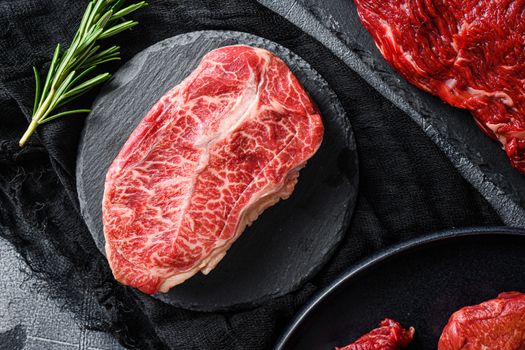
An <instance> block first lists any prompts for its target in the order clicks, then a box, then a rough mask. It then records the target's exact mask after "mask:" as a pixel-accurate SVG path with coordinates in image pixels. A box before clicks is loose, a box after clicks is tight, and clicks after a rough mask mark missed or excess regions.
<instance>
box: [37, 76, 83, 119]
mask: <svg viewBox="0 0 525 350" xmlns="http://www.w3.org/2000/svg"><path fill="white" fill-rule="evenodd" d="M75 73H76V72H75V71H72V72H71V73H69V74H68V76H67V77H66V78H65V79H64V80H63V81H62V83H61V84H60V85H59V86H58V89H57V91H56V94H55V96H54V97H53V99H51V102H50V107H51V109H53V108H54V107H55V106H56V104H57V102H58V100H60V98H61V97H62V95H63V94H64V92H65V91H66V89H67V88H68V86H69V83H70V82H71V81H72V80H73V77H74V76H75ZM44 117H45V115H44Z"/></svg>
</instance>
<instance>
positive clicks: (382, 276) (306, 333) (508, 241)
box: [276, 228, 525, 350]
mask: <svg viewBox="0 0 525 350" xmlns="http://www.w3.org/2000/svg"><path fill="white" fill-rule="evenodd" d="M524 251H525V231H524V230H517V229H509V228H478V229H466V230H460V231H447V232H440V233H437V234H433V235H430V236H426V237H420V238H418V239H416V240H413V241H408V242H404V243H402V244H400V245H398V246H395V247H393V248H390V249H388V250H386V251H384V252H381V253H379V254H377V255H375V256H373V257H371V258H370V259H368V260H366V261H364V262H362V263H360V264H358V265H356V266H354V267H353V268H351V269H350V270H349V271H348V272H346V273H345V274H343V276H342V277H341V278H339V279H338V280H336V281H335V282H334V283H333V284H332V285H331V286H329V287H327V288H326V289H325V290H323V291H321V292H320V293H319V294H318V295H317V296H315V297H314V298H313V299H312V301H311V302H310V303H308V304H307V306H306V307H305V308H304V309H303V310H302V312H301V313H299V315H298V316H297V317H296V319H295V320H294V321H293V322H292V324H291V326H290V328H289V329H288V330H287V331H286V332H285V333H284V335H283V337H282V338H281V340H280V341H279V343H278V345H277V347H276V350H294V349H297V350H299V349H311V350H317V349H319V350H321V349H322V350H326V349H334V348H335V347H336V346H342V345H346V344H349V343H351V342H353V341H355V340H356V339H357V338H359V337H360V336H361V335H363V334H364V333H366V332H368V331H369V330H371V329H373V328H375V327H377V325H378V324H379V322H380V321H381V320H382V319H384V318H385V317H389V318H393V319H395V320H397V321H399V322H401V324H403V325H404V326H406V327H409V326H414V327H415V329H416V333H415V337H414V341H413V342H412V344H411V345H410V346H409V347H408V348H407V349H436V348H437V343H438V339H439V336H440V335H441V332H442V330H443V327H444V326H445V324H446V323H447V321H448V318H449V316H450V315H451V314H452V313H453V312H454V311H456V310H458V309H460V308H461V307H463V306H467V305H475V304H478V303H480V302H483V301H485V300H488V299H492V298H495V297H496V296H497V295H498V294H499V293H501V292H505V291H513V290H517V291H521V292H525V278H523V266H524V265H525V255H524V254H523V252H524Z"/></svg>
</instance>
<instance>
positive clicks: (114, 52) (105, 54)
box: [80, 46, 120, 68]
mask: <svg viewBox="0 0 525 350" xmlns="http://www.w3.org/2000/svg"><path fill="white" fill-rule="evenodd" d="M119 50H120V47H118V46H112V47H110V48H109V49H107V50H104V51H101V52H99V53H97V54H96V55H91V56H90V57H89V59H87V60H86V61H84V62H83V63H82V64H81V65H80V68H85V67H91V66H94V65H96V64H93V63H94V62H97V61H98V60H100V59H106V58H110V57H115V56H119V55H120V52H119Z"/></svg>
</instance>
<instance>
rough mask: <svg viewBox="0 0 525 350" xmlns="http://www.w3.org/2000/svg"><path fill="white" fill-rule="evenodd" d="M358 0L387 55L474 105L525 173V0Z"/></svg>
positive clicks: (451, 98)
mask: <svg viewBox="0 0 525 350" xmlns="http://www.w3.org/2000/svg"><path fill="white" fill-rule="evenodd" d="M354 1H355V4H356V7H357V10H358V13H359V16H360V18H361V20H362V22H363V24H364V26H365V27H366V28H367V29H368V30H369V31H370V33H371V34H372V36H373V38H374V40H375V42H376V45H377V47H378V48H379V50H380V51H381V53H382V54H383V56H384V57H385V59H386V60H387V61H388V62H389V63H390V64H391V65H392V66H394V68H395V69H397V70H398V71H399V72H400V73H401V75H403V77H404V78H405V79H407V80H408V81H410V82H411V83H412V84H414V85H416V86H418V87H419V88H421V89H423V90H425V91H427V92H430V93H432V94H434V95H437V96H439V97H440V98H442V99H443V100H445V101H446V102H448V103H450V104H451V105H453V106H456V107H460V108H466V109H468V110H470V111H471V112H472V114H473V115H474V117H475V119H476V122H477V124H478V125H479V126H480V127H481V129H482V130H483V131H484V132H485V133H486V134H488V135H489V136H491V137H492V138H495V139H497V140H499V142H500V143H501V144H502V145H503V147H504V149H505V151H506V152H507V155H508V156H509V158H510V160H511V163H512V165H513V166H514V167H515V168H517V169H518V170H519V171H521V172H522V173H525V20H524V19H525V17H524V14H525V1H523V0H482V1H479V0H415V1H409V0H354Z"/></svg>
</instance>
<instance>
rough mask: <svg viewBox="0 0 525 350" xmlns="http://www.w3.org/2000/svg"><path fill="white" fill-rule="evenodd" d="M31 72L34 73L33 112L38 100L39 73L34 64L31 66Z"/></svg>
mask: <svg viewBox="0 0 525 350" xmlns="http://www.w3.org/2000/svg"><path fill="white" fill-rule="evenodd" d="M33 73H35V102H34V104H33V113H35V111H36V109H37V108H38V103H39V102H40V74H39V73H38V70H37V69H36V67H35V66H33Z"/></svg>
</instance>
